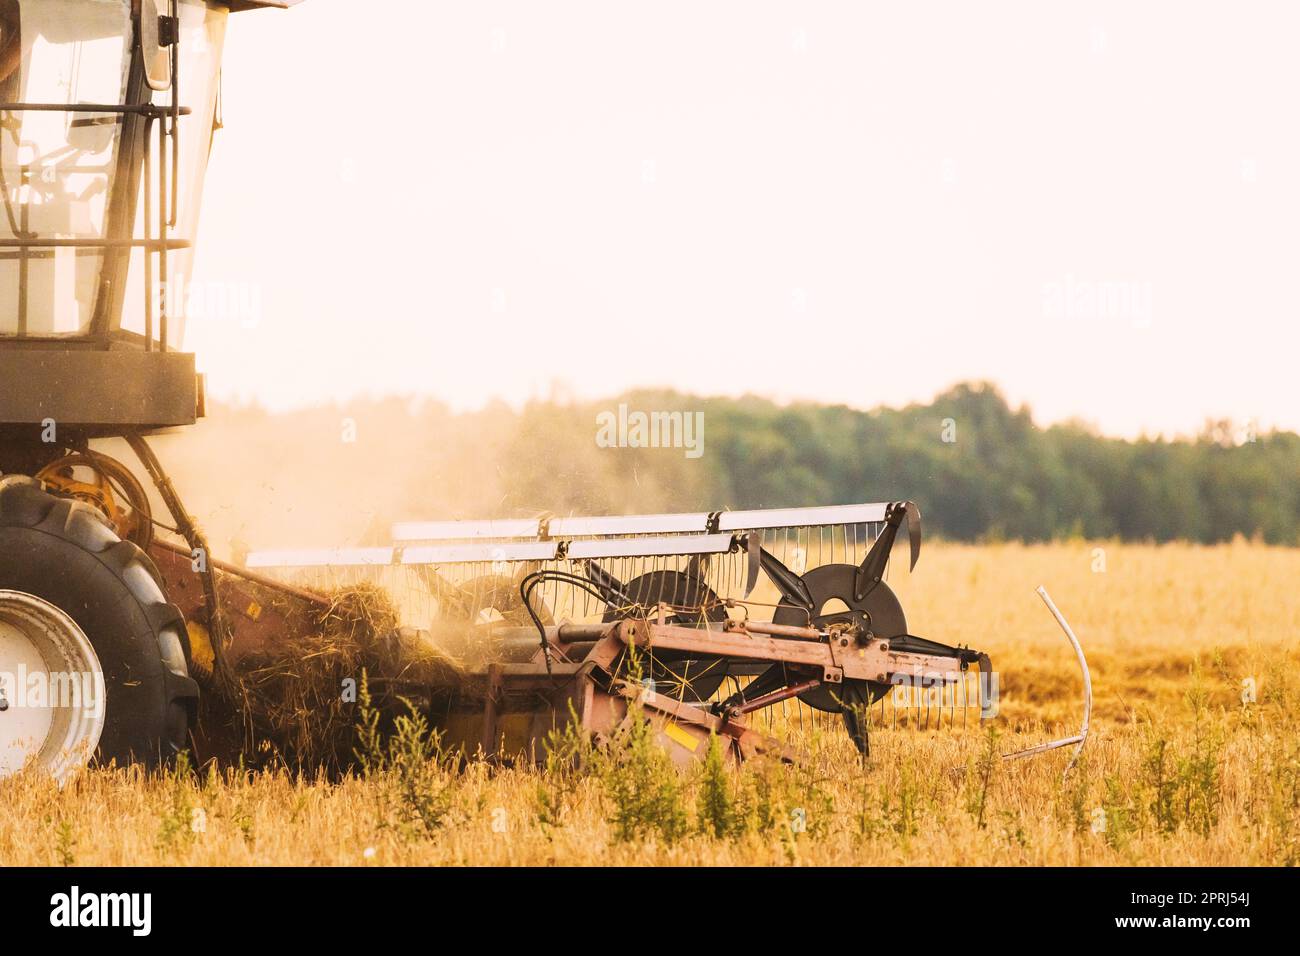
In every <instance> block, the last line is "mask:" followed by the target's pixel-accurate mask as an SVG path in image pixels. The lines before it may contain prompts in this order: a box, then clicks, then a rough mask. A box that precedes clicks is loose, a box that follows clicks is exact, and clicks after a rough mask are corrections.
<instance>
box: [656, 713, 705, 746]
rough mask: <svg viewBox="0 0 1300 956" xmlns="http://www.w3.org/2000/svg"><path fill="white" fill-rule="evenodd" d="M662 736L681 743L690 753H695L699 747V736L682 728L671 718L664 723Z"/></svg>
mask: <svg viewBox="0 0 1300 956" xmlns="http://www.w3.org/2000/svg"><path fill="white" fill-rule="evenodd" d="M664 736H665V737H667V738H668V739H669V740H671V741H673V742H674V743H677V744H681V745H682V746H683V747H685V748H686V749H687V750H689V751H690V752H691V753H695V751H697V750H699V749H700V738H699V737H695V736H693V735H691V734H689V733H687V732H686V731H685V730H682V728H680V727H678V726H677V725H676V724H674V723H673V722H672V721H671V720H670V721H668V722H667V723H665V724H664Z"/></svg>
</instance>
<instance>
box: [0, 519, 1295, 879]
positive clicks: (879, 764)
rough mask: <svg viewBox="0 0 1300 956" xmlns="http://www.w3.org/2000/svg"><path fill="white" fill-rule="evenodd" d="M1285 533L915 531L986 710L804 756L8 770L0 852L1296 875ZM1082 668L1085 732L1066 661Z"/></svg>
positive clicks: (22, 857) (948, 633)
mask: <svg viewBox="0 0 1300 956" xmlns="http://www.w3.org/2000/svg"><path fill="white" fill-rule="evenodd" d="M1297 581H1300V550H1297V549H1284V548H1273V547H1266V546H1264V545H1261V544H1258V543H1251V542H1245V541H1236V542H1233V543H1231V544H1227V545H1221V546H1216V547H1200V546H1194V545H1186V544H1171V545H1160V546H1157V545H1135V544H1120V543H1116V542H1060V543H1055V544H1050V545H1021V544H990V545H980V546H967V545H955V544H944V543H939V544H933V545H929V546H927V549H926V552H925V553H924V554H923V556H922V559H921V563H920V564H919V565H918V567H917V569H916V573H915V574H914V575H911V576H908V575H907V574H906V573H905V572H904V571H902V570H901V566H900V567H895V568H894V570H893V574H892V577H891V581H890V583H891V585H892V586H893V587H894V588H895V589H896V590H897V591H898V592H899V594H900V597H901V599H902V602H903V605H904V607H905V608H906V609H907V611H908V618H909V625H910V629H911V630H912V631H913V632H914V633H917V634H920V635H923V636H929V637H933V638H935V639H937V640H941V641H944V642H947V643H962V644H969V645H971V646H973V647H976V648H979V649H981V650H987V651H988V652H989V653H990V654H991V655H992V658H993V662H994V666H995V668H996V670H997V671H998V673H999V675H1000V681H1001V711H1000V714H999V716H998V717H997V718H996V719H995V720H993V721H991V722H989V723H988V724H987V725H986V726H984V727H980V726H979V725H978V722H973V723H972V724H970V725H968V726H965V727H963V726H961V724H960V722H958V724H957V725H956V726H953V727H950V726H948V725H947V724H945V725H944V726H943V727H942V729H935V728H934V727H929V728H921V729H911V728H904V727H897V728H896V727H893V726H891V725H890V724H889V723H888V722H886V723H885V725H884V726H878V727H875V728H874V729H873V739H872V755H871V758H870V760H869V761H868V762H867V763H865V764H864V763H863V761H862V760H861V759H860V758H859V757H858V756H857V754H856V752H855V751H854V750H853V748H852V745H851V744H850V743H849V741H848V739H847V737H846V736H845V735H844V733H843V732H842V731H839V730H838V729H837V728H836V726H835V725H834V724H833V723H829V722H822V723H817V724H813V722H811V721H810V722H809V723H808V725H806V726H805V727H804V728H803V729H802V730H799V729H798V728H797V727H796V728H792V729H791V734H792V735H793V736H794V737H796V738H797V740H796V743H798V744H800V745H801V746H802V747H803V748H804V749H805V751H806V752H807V753H808V760H807V761H806V762H805V763H804V764H803V765H801V766H799V767H796V768H789V767H781V766H775V765H770V764H766V763H763V762H752V763H750V764H747V765H746V766H745V767H744V768H743V769H741V770H739V771H736V770H728V769H726V768H724V767H723V766H722V765H721V763H720V762H717V763H710V764H706V765H701V766H700V767H699V768H698V769H697V770H695V771H693V772H691V773H687V774H679V773H676V772H674V771H672V770H670V769H668V768H666V767H665V766H664V765H663V762H662V759H661V758H660V756H659V755H658V753H657V751H654V750H653V748H651V747H648V746H647V745H646V742H645V741H644V740H632V741H629V742H628V744H627V746H625V747H621V748H619V749H618V751H617V752H609V753H591V752H587V751H586V750H585V749H584V748H582V747H581V745H580V743H579V742H577V741H571V744H572V746H573V748H574V752H575V755H574V757H575V759H574V761H573V762H561V761H558V760H557V761H556V762H555V764H554V765H553V766H552V767H550V768H549V769H546V770H531V769H529V770H525V769H519V768H499V767H494V766H489V765H487V764H484V763H478V762H473V761H471V762H469V763H468V765H464V766H452V764H451V762H450V761H447V762H440V761H439V760H438V759H437V754H436V752H434V751H433V750H432V748H431V746H430V745H429V742H428V741H427V740H425V739H423V738H421V737H420V736H419V734H418V728H415V732H414V733H412V734H407V735H405V737H404V738H403V739H401V740H397V741H394V742H392V743H390V744H389V745H388V746H387V749H386V750H385V751H384V752H383V753H381V754H379V758H380V759H379V762H378V763H377V765H376V766H375V767H374V768H372V770H370V771H369V772H365V773H358V774H357V775H355V776H352V777H349V778H347V779H345V780H343V781H342V782H340V783H330V782H326V781H324V780H303V779H297V778H295V777H294V776H292V775H290V774H289V773H287V772H284V771H279V772H260V773H257V774H246V773H240V772H237V771H232V770H229V769H226V770H220V771H219V770H216V769H213V768H201V769H200V770H198V771H197V772H188V771H185V770H182V771H181V772H173V773H169V774H162V775H156V776H152V777H149V776H145V775H143V774H141V773H140V772H139V771H138V770H135V769H125V770H96V771H91V772H86V773H83V774H81V775H80V776H79V777H78V778H76V779H75V780H73V781H72V782H70V783H69V784H67V785H66V786H65V787H64V788H62V789H59V788H57V787H55V786H54V785H52V784H50V783H48V782H46V781H44V780H41V779H38V778H36V777H33V776H27V775H19V776H17V777H13V778H10V779H7V780H4V781H0V865H4V866H23V865H78V864H94V865H110V866H120V865H183V866H196V865H197V866H222V865H258V864H280V865H356V866H367V865H399V864H400V865H411V864H414V865H432V864H452V865H521V864H522V865H584V864H613V865H662V864H679V865H680V864H689V865H762V866H766V865H774V864H775V865H783V864H803V865H818V864H828V865H843V864H848V865H863V866H880V865H906V864H928V865H1040V864H1044V865H1046V864H1051V865H1111V864H1136V865H1175V864H1178V865H1197V864H1201V865H1261V864H1264V865H1295V864H1296V863H1297V862H1300V733H1298V732H1297V731H1298V730H1300V726H1298V723H1300V722H1298V721H1297V716H1296V715H1297V703H1298V700H1297V693H1298V691H1300V688H1298V687H1297V680H1296V672H1297V664H1298V663H1300V642H1297V635H1300V597H1298V596H1297V593H1296V584H1295V582H1297ZM1039 584H1043V585H1045V586H1046V587H1047V588H1048V590H1049V591H1050V592H1051V594H1052V597H1053V598H1054V600H1055V601H1056V603H1057V604H1058V605H1059V606H1060V608H1061V610H1062V611H1063V612H1064V613H1065V614H1066V616H1067V617H1068V618H1069V619H1070V622H1071V624H1072V625H1073V626H1074V628H1075V630H1076V632H1077V633H1078V635H1079V637H1080V639H1081V641H1082V642H1083V644H1084V647H1085V649H1086V651H1087V654H1088V659H1089V662H1090V664H1091V670H1092V676H1093V686H1094V694H1095V706H1094V711H1093V726H1092V735H1091V737H1090V739H1089V741H1088V744H1087V746H1086V748H1085V750H1084V752H1083V757H1082V760H1081V761H1080V763H1079V765H1078V766H1077V767H1076V768H1075V769H1074V770H1073V772H1072V773H1070V774H1069V775H1068V776H1067V777H1064V778H1063V770H1064V769H1065V766H1066V764H1067V762H1068V760H1069V754H1068V751H1065V750H1058V751H1055V752H1053V753H1050V754H1046V755H1042V756H1036V757H1030V758H1026V759H1022V760H1015V761H1005V760H1002V759H1000V755H1001V754H1003V753H1007V752H1010V751H1014V750H1017V749H1020V748H1023V747H1025V746H1030V745H1032V744H1035V743H1039V742H1041V741H1044V740H1048V739H1051V738H1054V737H1059V736H1065V735H1069V734H1072V733H1075V732H1076V731H1077V727H1078V721H1079V718H1080V713H1081V687H1080V678H1079V671H1078V667H1077V665H1076V663H1075V661H1074V658H1073V654H1072V652H1071V650H1070V649H1069V646H1068V645H1067V643H1066V642H1065V640H1064V638H1063V637H1062V636H1061V634H1060V632H1059V631H1058V629H1057V627H1056V624H1055V623H1054V622H1053V620H1052V619H1051V617H1050V616H1049V615H1048V613H1047V612H1046V610H1045V609H1044V608H1043V606H1042V604H1041V603H1040V602H1039V600H1038V598H1037V597H1036V595H1035V594H1034V588H1035V586H1037V585H1039Z"/></svg>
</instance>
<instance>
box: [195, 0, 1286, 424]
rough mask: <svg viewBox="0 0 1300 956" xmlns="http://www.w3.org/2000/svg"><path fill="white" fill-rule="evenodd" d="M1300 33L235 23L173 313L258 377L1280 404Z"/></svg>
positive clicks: (346, 11)
mask: <svg viewBox="0 0 1300 956" xmlns="http://www.w3.org/2000/svg"><path fill="white" fill-rule="evenodd" d="M1298 41H1300V5H1296V4H1294V3H1285V2H1279V3H1246V4H1240V3H1238V4H1228V3H1217V4H1205V3H1167V2H1150V3H1143V4H1132V3H1107V2H1091V3H1087V4H1082V3H1077V4H1076V3H1052V4H1044V3H1036V2H1024V3H981V4H970V3H947V2H927V3H909V4H895V3H877V2H872V3H850V2H843V3H809V2H764V3H755V2H744V3H740V2H731V0H712V2H708V3H699V2H689V3H688V2H676V0H659V2H655V3H629V2H609V0H604V2H569V0H555V2H550V3H545V4H540V3H536V2H517V3H516V2H499V0H487V2H482V3H475V4H451V3H441V2H414V0H397V2H390V3H383V4H380V3H364V4H363V3H357V2H346V0H306V2H304V3H303V4H302V5H300V6H298V7H296V8H295V9H293V10H290V11H263V12H256V13H246V14H239V15H235V16H234V17H232V18H231V24H230V28H229V35H228V39H227V48H226V57H225V75H224V89H223V95H224V99H223V107H224V108H223V114H224V122H225V128H224V129H223V130H222V131H221V132H220V133H219V134H218V139H217V143H216V146H215V148H214V150H213V154H212V164H211V167H210V169H209V173H208V179H207V189H206V202H205V206H204V210H203V218H202V223H201V229H200V236H199V242H200V248H199V253H198V260H197V267H196V274H195V281H194V285H193V287H192V289H191V306H190V318H189V325H188V329H187V340H186V345H187V347H188V348H191V349H194V350H196V351H197V352H198V355H199V364H200V367H201V368H202V369H203V370H204V371H205V372H206V374H207V376H208V388H209V393H210V394H211V395H213V396H214V397H216V398H219V399H224V400H235V401H257V402H260V403H262V404H264V405H266V406H268V407H270V408H272V409H288V408H295V407H300V406H303V405H308V404H313V403H319V402H339V403H346V402H348V401H350V400H352V399H355V398H357V397H359V396H365V395H384V394H411V395H422V396H429V397H433V398H436V399H439V400H442V401H445V402H448V403H450V404H451V405H453V406H454V407H457V408H477V407H480V406H482V405H484V404H485V403H487V402H490V401H493V400H504V401H506V402H509V403H511V404H519V403H522V402H524V401H527V400H529V399H530V398H535V397H547V396H550V395H558V396H566V395H572V396H576V397H581V398H584V399H585V398H601V397H606V396H611V395H614V394H616V393H618V392H620V391H622V390H623V389H625V388H628V387H633V386H668V387H672V388H675V389H679V390H682V391H686V392H692V393H697V394H705V395H737V394H742V393H746V392H749V393H758V394H762V395H766V396H769V397H772V398H775V399H778V400H780V401H792V400H813V401H819V402H828V403H844V404H848V405H851V406H854V407H859V408H871V407H875V406H878V405H881V404H887V405H899V404H905V403H907V402H910V401H928V400H929V399H930V398H932V397H933V396H934V395H935V394H936V393H937V392H939V391H941V390H942V389H944V388H946V387H948V386H949V385H951V384H953V383H954V382H957V381H961V380H968V379H986V380H991V381H993V382H995V383H997V384H998V386H999V387H1000V388H1001V389H1002V390H1003V391H1004V393H1005V394H1006V395H1007V397H1008V398H1009V399H1010V400H1011V401H1012V402H1013V403H1015V404H1019V403H1022V402H1023V403H1028V404H1029V405H1030V406H1031V407H1032V408H1033V410H1034V413H1035V418H1036V419H1037V420H1038V421H1039V422H1040V423H1044V424H1046V423H1049V422H1054V421H1059V420H1063V419H1068V418H1080V419H1083V420H1085V421H1088V422H1090V423H1092V424H1094V425H1095V426H1096V427H1098V428H1099V429H1100V430H1102V431H1103V432H1106V433H1108V434H1115V435H1125V436H1132V435H1136V434H1139V433H1143V432H1146V433H1156V432H1161V433H1165V434H1171V435H1172V434H1179V433H1189V432H1193V431H1195V430H1197V429H1198V428H1199V427H1200V426H1201V425H1202V423H1203V422H1204V421H1205V419H1207V418H1210V417H1213V418H1225V417H1226V418H1233V419H1235V420H1237V421H1238V422H1246V421H1249V422H1253V423H1255V425H1256V426H1257V427H1259V428H1261V429H1265V428H1268V427H1272V426H1279V427H1285V428H1292V429H1300V386H1298V385H1297V384H1296V380H1297V360H1298V358H1300V331H1297V327H1298V323H1297V319H1298V318H1300V281H1297V272H1296V266H1297V264H1298V263H1300V184H1298V183H1297V177H1296V173H1297V170H1300V124H1297V122H1296V117H1297V104H1296V100H1297V98H1300V57H1297V56H1296V54H1295V50H1296V47H1297V42H1298ZM196 291H197V298H195V297H194V296H195V293H196Z"/></svg>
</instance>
